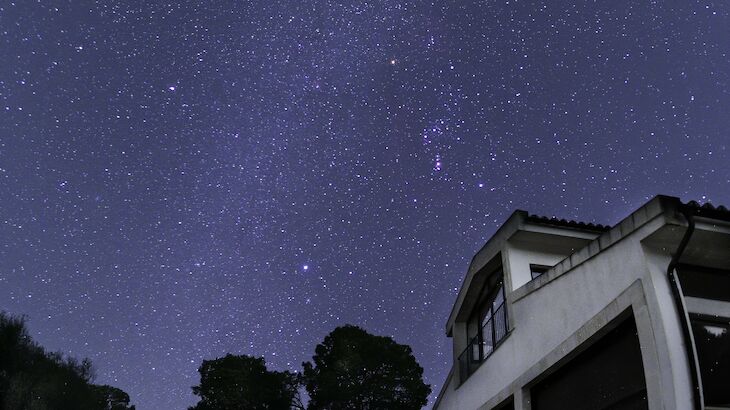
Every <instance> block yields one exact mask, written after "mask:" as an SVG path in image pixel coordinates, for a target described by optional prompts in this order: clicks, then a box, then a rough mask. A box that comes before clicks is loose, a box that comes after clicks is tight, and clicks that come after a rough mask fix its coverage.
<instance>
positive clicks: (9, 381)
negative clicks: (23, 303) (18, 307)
mask: <svg viewBox="0 0 730 410" xmlns="http://www.w3.org/2000/svg"><path fill="white" fill-rule="evenodd" d="M91 378H92V368H91V362H90V361H88V360H84V361H81V362H78V361H77V360H75V359H73V358H64V357H63V355H62V354H60V353H47V352H46V351H45V350H44V349H43V348H42V347H41V346H39V345H37V344H36V343H35V342H33V340H32V338H31V337H30V336H29V335H28V331H27V328H26V326H25V320H24V318H22V317H21V318H18V317H13V316H8V315H6V314H5V313H3V312H0V409H1V410H67V409H68V410H71V409H73V410H133V409H134V406H132V407H129V406H128V404H129V396H127V395H126V393H124V392H123V391H121V390H119V389H115V388H112V387H109V386H96V385H94V384H92V383H91ZM108 389H114V390H115V395H118V394H119V393H121V394H123V395H124V396H125V397H126V402H123V401H121V402H115V403H114V405H115V407H112V406H111V405H110V404H109V403H110V402H109V400H106V399H105V398H108V397H109V395H108V394H107V392H108V391H109V390H108Z"/></svg>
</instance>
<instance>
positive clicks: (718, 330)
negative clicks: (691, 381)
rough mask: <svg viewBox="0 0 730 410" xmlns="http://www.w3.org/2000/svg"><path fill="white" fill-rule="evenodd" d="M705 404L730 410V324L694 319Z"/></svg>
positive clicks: (693, 324)
mask: <svg viewBox="0 0 730 410" xmlns="http://www.w3.org/2000/svg"><path fill="white" fill-rule="evenodd" d="M692 332H693V334H694V338H695V345H696V346H697V359H698V361H699V365H700V374H701V375H702V390H703V392H704V396H705V404H706V405H707V406H713V407H723V408H730V384H729V383H730V320H728V319H724V320H717V319H705V318H701V317H693V318H692Z"/></svg>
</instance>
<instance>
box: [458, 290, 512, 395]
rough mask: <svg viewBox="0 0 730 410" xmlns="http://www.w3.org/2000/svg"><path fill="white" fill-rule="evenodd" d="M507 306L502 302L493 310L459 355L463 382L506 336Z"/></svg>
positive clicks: (460, 377) (460, 373)
mask: <svg viewBox="0 0 730 410" xmlns="http://www.w3.org/2000/svg"><path fill="white" fill-rule="evenodd" d="M507 329H508V326H507V308H506V306H505V305H504V302H502V304H501V305H499V307H497V308H496V309H495V310H494V314H493V315H492V317H490V318H489V319H488V320H487V321H486V323H484V326H483V327H482V328H481V331H480V332H479V334H477V335H476V336H474V337H473V338H472V339H471V340H470V341H469V344H468V345H467V346H466V349H464V351H463V352H462V353H461V354H460V355H459V359H458V360H459V379H460V380H461V382H462V383H463V382H464V381H465V380H466V379H467V378H468V377H469V376H471V375H472V374H473V373H474V372H475V371H476V370H477V368H479V366H480V365H481V364H482V363H483V362H484V361H485V360H486V359H487V358H488V357H489V356H490V355H491V354H492V352H493V351H494V348H495V347H496V346H497V345H498V344H499V342H501V341H502V339H504V337H505V336H507Z"/></svg>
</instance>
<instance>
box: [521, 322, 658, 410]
mask: <svg viewBox="0 0 730 410" xmlns="http://www.w3.org/2000/svg"><path fill="white" fill-rule="evenodd" d="M531 396H532V408H533V410H553V409H555V410H558V409H573V410H582V409H585V410H601V409H615V410H619V409H621V410H634V409H637V410H638V409H648V405H647V399H646V380H645V378H644V366H643V364H642V362H641V348H640V346H639V338H638V336H637V333H636V323H635V322H634V318H633V316H632V317H630V318H629V319H627V320H625V321H624V322H622V323H621V324H620V325H618V326H617V327H616V328H615V329H613V330H611V331H610V332H609V333H607V334H606V335H605V336H603V337H602V338H601V339H600V340H598V341H597V342H595V343H594V344H592V345H591V346H590V347H589V348H588V349H586V350H585V351H584V352H582V353H580V354H579V355H578V356H576V357H575V358H573V359H572V360H570V361H569V362H568V363H566V364H564V365H563V366H561V368H560V369H558V370H557V371H556V372H555V373H553V374H551V375H549V376H548V377H547V378H546V379H544V380H542V381H541V382H539V383H537V384H536V385H535V386H534V387H533V388H532V389H531Z"/></svg>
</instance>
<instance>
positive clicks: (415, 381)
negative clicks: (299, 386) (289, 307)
mask: <svg viewBox="0 0 730 410" xmlns="http://www.w3.org/2000/svg"><path fill="white" fill-rule="evenodd" d="M312 361H313V363H310V362H307V363H304V364H303V366H304V384H305V387H306V389H307V392H308V393H309V397H310V401H309V406H308V408H309V409H311V410H319V409H323V410H324V409H326V410H345V409H348V410H357V409H359V410H375V409H378V410H383V409H399V410H411V409H413V410H416V409H420V408H421V407H423V406H424V405H425V404H426V403H427V400H428V395H429V393H430V392H431V387H430V386H428V385H426V384H425V383H424V382H423V368H422V367H421V366H420V365H419V364H418V363H417V362H416V359H415V357H414V356H413V353H412V351H411V348H410V347H409V346H406V345H401V344H398V343H396V342H395V341H394V340H393V339H392V338H390V337H384V336H375V335H372V334H370V333H368V332H366V331H365V330H363V329H361V328H359V327H357V326H351V325H347V326H342V327H338V328H336V329H335V330H334V331H332V332H331V333H330V334H329V335H327V336H326V337H325V339H324V342H322V343H321V344H319V345H317V347H316V349H315V355H314V356H313V357H312Z"/></svg>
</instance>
